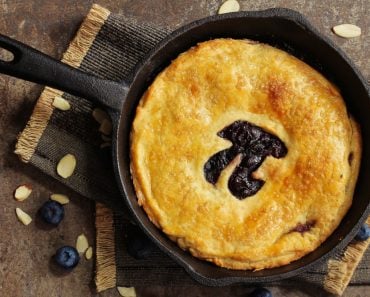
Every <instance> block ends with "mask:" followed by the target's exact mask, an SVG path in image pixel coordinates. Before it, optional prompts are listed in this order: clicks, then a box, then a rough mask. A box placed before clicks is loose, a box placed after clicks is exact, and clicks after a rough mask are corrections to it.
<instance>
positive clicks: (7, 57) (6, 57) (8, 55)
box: [0, 47, 14, 63]
mask: <svg viewBox="0 0 370 297" xmlns="http://www.w3.org/2000/svg"><path fill="white" fill-rule="evenodd" d="M0 61H1V62H6V63H10V62H13V61H14V54H13V53H12V52H10V51H8V50H6V49H5V48H2V47H0Z"/></svg>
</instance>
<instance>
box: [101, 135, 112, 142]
mask: <svg viewBox="0 0 370 297" xmlns="http://www.w3.org/2000/svg"><path fill="white" fill-rule="evenodd" d="M101 139H103V140H104V141H105V142H109V141H112V138H111V137H108V136H106V135H104V134H101Z"/></svg>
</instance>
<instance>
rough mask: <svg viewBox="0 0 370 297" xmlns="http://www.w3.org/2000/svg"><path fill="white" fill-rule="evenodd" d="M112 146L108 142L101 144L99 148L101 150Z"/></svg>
mask: <svg viewBox="0 0 370 297" xmlns="http://www.w3.org/2000/svg"><path fill="white" fill-rule="evenodd" d="M111 145H112V144H111V143H110V142H103V143H102V144H101V145H100V148H101V149H103V148H105V147H108V146H111Z"/></svg>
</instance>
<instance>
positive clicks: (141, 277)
mask: <svg viewBox="0 0 370 297" xmlns="http://www.w3.org/2000/svg"><path fill="white" fill-rule="evenodd" d="M171 29H174V28H157V27H155V26H153V25H151V24H150V23H145V24H144V23H139V22H137V21H136V20H135V19H134V18H129V17H126V16H124V15H116V14H112V13H110V12H109V11H108V10H106V9H104V8H102V7H100V6H98V5H93V7H92V9H91V10H90V12H89V14H88V15H87V17H86V18H85V20H84V22H83V23H82V25H81V27H80V29H79V31H78V32H77V35H76V37H75V38H74V40H73V41H72V42H71V43H70V45H69V48H68V50H67V52H66V53H65V54H64V56H63V59H62V61H63V62H65V63H67V64H70V65H71V66H73V67H76V68H80V69H81V70H83V71H86V72H89V73H93V74H95V75H97V76H99V77H102V78H106V79H110V80H115V81H121V80H123V79H124V78H126V77H128V76H129V75H130V73H131V72H132V70H133V69H134V67H135V65H136V63H137V62H138V61H140V59H141V58H142V57H143V56H144V55H145V54H146V53H148V52H149V51H150V49H151V48H153V47H154V46H155V44H156V43H157V42H158V41H160V40H161V39H162V38H164V37H165V36H166V35H167V34H168V33H169V32H170V30H171ZM58 96H59V97H60V96H61V97H63V98H65V99H67V100H68V101H69V102H70V105H71V109H70V110H67V111H61V110H59V109H56V108H54V106H53V105H52V103H53V100H54V98H55V97H58ZM96 107H97V106H94V105H93V104H92V103H91V102H90V101H88V100H86V99H83V98H79V97H75V96H71V95H69V94H66V93H63V92H60V91H57V90H54V89H51V88H48V87H46V88H45V89H44V91H43V92H42V94H41V95H40V98H39V99H38V101H37V103H36V106H35V108H34V111H33V114H32V116H31V118H30V120H29V122H28V123H27V126H26V127H25V129H24V130H23V132H22V133H21V134H20V135H19V139H18V142H17V144H16V150H15V152H16V154H18V155H19V157H20V159H21V160H22V161H23V162H26V163H30V164H32V165H34V166H36V167H38V168H39V169H40V170H42V171H43V172H45V173H46V174H48V175H50V176H52V177H54V178H55V179H58V180H59V181H61V182H62V183H64V184H65V185H67V186H68V187H70V188H72V189H74V190H75V191H76V192H78V193H80V194H82V195H83V196H85V197H87V198H89V199H93V200H95V201H97V203H96V253H95V254H96V276H95V282H96V286H97V290H98V291H102V290H104V289H107V288H111V287H115V286H126V287H129V286H135V287H138V286H147V285H165V286H169V285H172V286H184V285H189V286H196V285H199V284H197V283H196V282H194V281H193V280H192V279H191V278H190V277H189V276H188V275H187V273H186V272H185V271H184V269H183V268H181V267H180V266H179V265H177V264H176V263H175V262H174V261H172V260H171V259H170V258H169V257H168V256H166V255H165V254H163V253H162V252H161V251H159V250H155V251H154V252H153V254H152V255H151V257H150V259H145V260H136V259H134V258H133V257H131V256H130V255H129V254H128V253H127V251H126V242H127V235H128V234H129V233H130V232H136V230H137V229H136V227H135V226H134V225H133V224H132V223H131V221H130V215H129V213H128V210H127V209H126V207H125V205H124V203H123V199H122V197H121V195H120V193H119V191H118V189H117V186H116V183H115V178H114V175H113V170H112V165H111V164H112V162H111V159H110V155H109V147H108V149H107V147H106V145H107V142H109V138H107V137H104V139H102V136H101V134H100V133H99V131H98V130H99V124H98V123H97V121H95V120H94V118H93V116H92V112H93V110H94V109H95V108H96ZM102 144H103V145H102ZM102 147H103V148H102ZM68 153H71V154H73V155H75V156H76V159H77V167H76V170H75V172H74V174H73V175H72V176H71V177H69V178H68V179H63V178H61V177H60V176H59V175H58V174H57V172H56V166H57V163H58V161H59V160H60V159H61V158H62V157H63V156H64V155H66V154H68ZM112 209H114V211H113V210H112ZM368 222H369V223H370V220H368ZM369 243H370V241H369V240H368V241H365V242H357V241H353V242H352V243H351V244H350V245H349V246H348V247H347V248H346V249H345V250H344V251H342V252H340V253H339V254H338V255H336V256H334V257H332V258H331V259H329V260H328V261H326V262H325V263H323V264H322V265H320V266H316V267H314V268H313V269H311V270H310V271H308V272H306V273H304V274H302V275H300V276H298V277H295V278H293V279H288V280H284V281H281V282H279V283H275V284H273V285H281V286H284V285H289V286H294V285H296V284H297V283H305V284H309V285H317V286H321V287H322V288H324V289H325V290H327V291H328V292H332V293H335V294H342V293H343V291H344V289H345V288H346V286H347V285H348V283H349V282H350V281H351V284H354V285H370V276H369V274H368V271H369V269H370V261H369V260H370V253H369V251H368V252H366V253H365V251H366V249H367V247H368V245H369ZM356 267H357V269H356ZM270 285H271V284H270Z"/></svg>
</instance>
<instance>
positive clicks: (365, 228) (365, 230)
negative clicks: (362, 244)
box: [355, 224, 370, 241]
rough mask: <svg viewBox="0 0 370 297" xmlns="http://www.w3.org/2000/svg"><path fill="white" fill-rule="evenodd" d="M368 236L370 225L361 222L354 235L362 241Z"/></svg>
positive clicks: (369, 234)
mask: <svg viewBox="0 0 370 297" xmlns="http://www.w3.org/2000/svg"><path fill="white" fill-rule="evenodd" d="M369 237H370V227H369V225H367V224H363V225H362V226H361V228H360V230H359V231H358V233H357V235H356V237H355V238H356V239H357V240H360V241H364V240H366V239H368V238H369Z"/></svg>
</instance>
